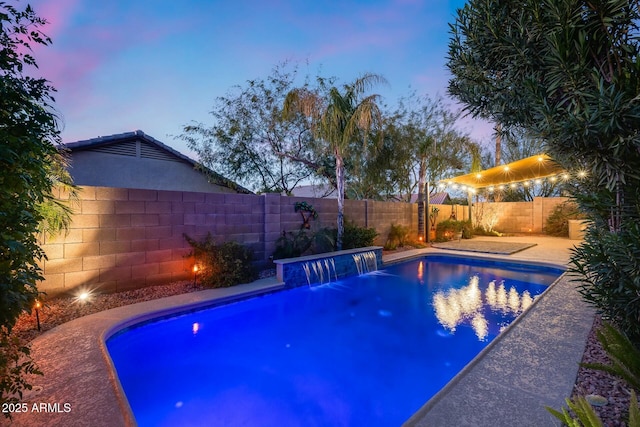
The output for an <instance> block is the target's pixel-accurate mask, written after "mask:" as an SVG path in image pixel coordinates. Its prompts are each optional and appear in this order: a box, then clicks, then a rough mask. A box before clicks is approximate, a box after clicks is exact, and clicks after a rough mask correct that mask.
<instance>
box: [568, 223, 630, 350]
mask: <svg viewBox="0 0 640 427" xmlns="http://www.w3.org/2000/svg"><path fill="white" fill-rule="evenodd" d="M638 242H640V222H632V221H629V222H627V223H625V224H624V227H622V228H621V230H620V231H619V232H617V233H612V232H610V231H609V230H608V229H607V228H606V226H605V225H604V224H600V225H599V226H594V225H590V226H589V227H588V228H587V231H586V233H585V239H584V241H583V242H582V244H581V245H580V246H578V247H576V248H574V249H573V250H572V252H573V253H572V255H571V260H570V266H569V272H571V273H577V274H578V275H579V276H580V277H579V278H577V279H576V281H577V282H578V283H579V284H578V291H579V292H580V293H581V294H582V296H583V297H584V299H585V300H586V301H588V302H589V303H591V304H593V305H594V306H595V307H596V309H597V310H598V311H599V312H600V313H601V314H602V317H603V318H604V319H605V320H610V321H613V322H614V323H615V324H616V325H618V326H619V327H620V328H621V329H622V331H623V332H624V333H625V334H626V335H627V336H628V337H629V338H630V339H631V340H632V341H633V343H634V344H635V345H639V344H640V322H639V321H638V320H639V319H640V303H639V295H640V245H639V244H638Z"/></svg>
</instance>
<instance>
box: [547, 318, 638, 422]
mask: <svg viewBox="0 0 640 427" xmlns="http://www.w3.org/2000/svg"><path fill="white" fill-rule="evenodd" d="M596 336H597V337H598V341H600V344H601V345H602V348H603V349H604V351H605V352H606V353H607V356H609V359H610V360H611V364H610V365H605V364H602V363H581V364H580V366H583V367H585V368H589V369H596V370H599V371H604V372H608V373H610V374H612V375H615V376H617V377H620V378H622V379H623V380H625V381H626V382H627V384H629V386H631V388H632V390H631V404H630V407H629V423H628V424H627V425H628V426H629V427H640V408H638V398H637V397H636V393H635V391H634V390H633V389H635V390H639V389H640V350H639V349H638V348H637V347H636V346H634V344H633V343H632V342H631V340H630V339H629V338H628V337H627V336H626V335H625V334H624V333H622V332H620V331H619V330H618V329H616V328H615V327H613V326H612V325H611V324H609V323H607V322H604V323H603V324H602V328H601V329H600V330H598V331H597V332H596ZM566 402H567V405H568V406H569V409H570V410H571V411H573V413H574V414H575V417H576V418H574V417H573V416H572V415H571V414H570V413H569V411H568V410H567V409H566V408H562V412H559V411H556V410H555V409H552V408H549V407H546V409H547V411H549V412H550V413H551V414H552V415H553V416H555V417H556V418H558V419H559V420H560V421H562V422H563V423H565V424H566V425H568V426H570V427H574V426H575V427H582V426H584V427H601V426H602V425H603V424H602V421H601V420H600V418H599V417H598V415H597V414H596V412H595V411H594V409H593V408H592V407H591V405H590V404H589V402H588V400H587V399H586V398H585V397H583V396H579V397H578V398H576V399H575V400H574V401H573V402H572V401H570V400H569V399H566Z"/></svg>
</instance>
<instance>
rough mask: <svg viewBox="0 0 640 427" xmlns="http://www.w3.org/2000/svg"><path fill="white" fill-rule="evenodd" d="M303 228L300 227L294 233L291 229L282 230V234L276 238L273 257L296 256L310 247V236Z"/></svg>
mask: <svg viewBox="0 0 640 427" xmlns="http://www.w3.org/2000/svg"><path fill="white" fill-rule="evenodd" d="M309 234H310V233H308V232H307V231H305V229H300V230H299V231H298V232H296V233H292V232H291V231H290V232H288V233H285V232H284V231H283V232H282V236H280V237H279V238H278V240H276V250H275V252H274V253H273V259H283V258H296V257H299V256H302V255H303V254H304V253H305V252H307V251H308V250H309V248H311V243H313V241H312V239H311V236H310V235H309Z"/></svg>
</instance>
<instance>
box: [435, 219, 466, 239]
mask: <svg viewBox="0 0 640 427" xmlns="http://www.w3.org/2000/svg"><path fill="white" fill-rule="evenodd" d="M459 232H462V237H463V238H465V239H470V238H471V237H473V228H472V226H471V222H470V221H456V220H455V219H448V220H446V221H442V222H439V223H438V225H437V226H436V242H446V241H447V240H451V239H453V238H455V236H456V233H459Z"/></svg>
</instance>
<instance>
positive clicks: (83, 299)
mask: <svg viewBox="0 0 640 427" xmlns="http://www.w3.org/2000/svg"><path fill="white" fill-rule="evenodd" d="M74 300H75V302H78V303H81V304H85V303H87V302H89V301H90V300H91V291H86V290H80V291H78V293H76V296H75V298H74Z"/></svg>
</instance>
